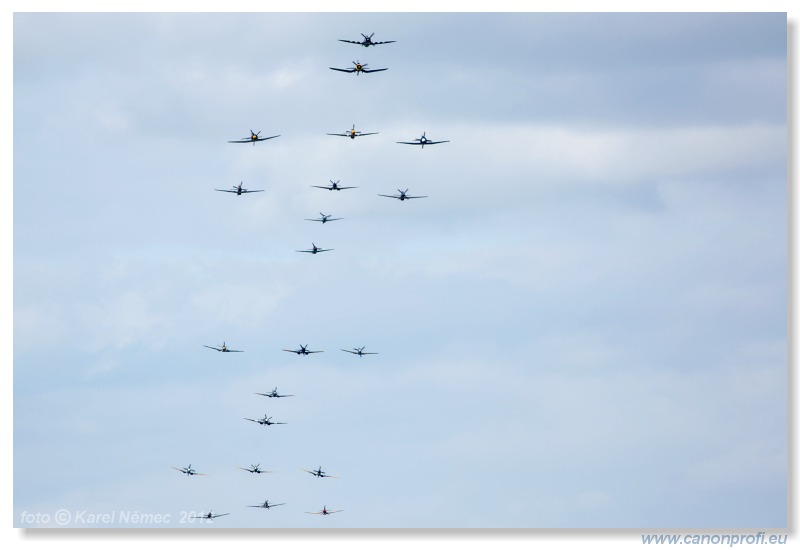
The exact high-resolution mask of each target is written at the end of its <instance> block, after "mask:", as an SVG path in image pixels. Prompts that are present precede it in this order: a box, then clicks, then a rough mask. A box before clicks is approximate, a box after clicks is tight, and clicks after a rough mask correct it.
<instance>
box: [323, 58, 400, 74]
mask: <svg viewBox="0 0 800 550" xmlns="http://www.w3.org/2000/svg"><path fill="white" fill-rule="evenodd" d="M353 65H355V67H353V68H352V69H337V68H336V67H328V68H329V69H330V70H332V71H340V72H343V73H356V75H358V74H360V73H377V72H378V71H385V70H386V69H367V64H366V63H361V62H360V61H353Z"/></svg>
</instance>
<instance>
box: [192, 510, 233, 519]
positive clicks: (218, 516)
mask: <svg viewBox="0 0 800 550" xmlns="http://www.w3.org/2000/svg"><path fill="white" fill-rule="evenodd" d="M227 515H230V512H226V513H224V514H212V513H211V512H209V513H207V514H203V515H202V516H189V517H190V518H191V519H214V518H221V517H222V516H227Z"/></svg>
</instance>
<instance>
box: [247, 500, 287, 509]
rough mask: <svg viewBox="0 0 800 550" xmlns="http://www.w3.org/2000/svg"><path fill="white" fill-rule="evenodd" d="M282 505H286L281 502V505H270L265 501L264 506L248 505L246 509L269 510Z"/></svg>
mask: <svg viewBox="0 0 800 550" xmlns="http://www.w3.org/2000/svg"><path fill="white" fill-rule="evenodd" d="M284 504H286V503H285V502H281V503H278V504H270V503H269V501H268V500H265V501H264V504H248V505H247V507H248V508H266V509H267V510H269V509H270V508H274V507H275V506H283V505H284Z"/></svg>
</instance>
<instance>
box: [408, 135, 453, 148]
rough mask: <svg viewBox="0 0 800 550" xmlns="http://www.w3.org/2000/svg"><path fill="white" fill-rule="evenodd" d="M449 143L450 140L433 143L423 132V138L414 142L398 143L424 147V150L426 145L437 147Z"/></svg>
mask: <svg viewBox="0 0 800 550" xmlns="http://www.w3.org/2000/svg"><path fill="white" fill-rule="evenodd" d="M449 142H450V140H449V139H447V140H444V141H431V140H429V139H428V138H426V137H425V132H422V137H418V138H417V139H415V140H414V141H398V142H397V143H403V144H405V145H422V148H423V149H424V148H425V146H426V145H436V144H437V143H449Z"/></svg>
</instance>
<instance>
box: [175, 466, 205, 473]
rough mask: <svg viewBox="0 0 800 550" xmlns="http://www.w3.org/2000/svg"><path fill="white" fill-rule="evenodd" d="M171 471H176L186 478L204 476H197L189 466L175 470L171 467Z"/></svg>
mask: <svg viewBox="0 0 800 550" xmlns="http://www.w3.org/2000/svg"><path fill="white" fill-rule="evenodd" d="M172 469H173V470H178V471H179V472H180V473H182V474H186V475H187V476H204V475H206V474H199V473H197V472H196V471H195V470H194V469H192V465H191V464H189V465H188V466H187V467H186V468H176V467H175V466H172Z"/></svg>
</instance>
